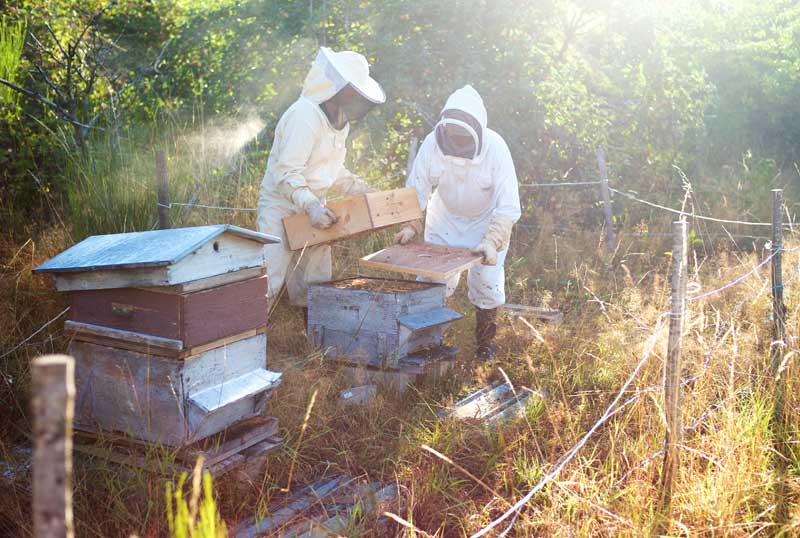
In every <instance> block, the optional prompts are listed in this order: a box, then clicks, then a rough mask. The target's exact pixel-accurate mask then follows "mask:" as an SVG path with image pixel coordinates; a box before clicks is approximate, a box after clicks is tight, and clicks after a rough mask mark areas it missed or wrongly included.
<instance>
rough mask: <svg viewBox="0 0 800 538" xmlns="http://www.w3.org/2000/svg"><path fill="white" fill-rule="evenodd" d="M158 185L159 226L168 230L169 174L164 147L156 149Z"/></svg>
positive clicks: (160, 228)
mask: <svg viewBox="0 0 800 538" xmlns="http://www.w3.org/2000/svg"><path fill="white" fill-rule="evenodd" d="M156 187H157V189H158V228H159V230H166V229H167V228H169V227H170V224H169V209H170V204H169V175H168V172H167V154H166V152H165V151H164V150H163V149H159V150H156Z"/></svg>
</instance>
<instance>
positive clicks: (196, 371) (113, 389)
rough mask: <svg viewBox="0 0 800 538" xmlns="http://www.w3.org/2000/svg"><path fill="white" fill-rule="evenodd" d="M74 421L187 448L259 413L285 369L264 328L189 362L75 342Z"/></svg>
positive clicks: (88, 427)
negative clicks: (279, 367)
mask: <svg viewBox="0 0 800 538" xmlns="http://www.w3.org/2000/svg"><path fill="white" fill-rule="evenodd" d="M69 353H70V355H72V356H73V357H75V388H76V401H75V427H76V428H77V429H79V430H83V431H88V432H96V433H101V432H106V433H109V432H116V433H121V434H123V435H128V436H131V437H132V438H134V439H140V440H143V441H148V442H153V443H161V444H165V445H170V446H176V447H180V446H184V445H188V444H190V443H193V442H195V441H198V440H200V439H203V438H205V437H208V436H210V435H213V434H215V433H218V432H221V431H223V430H224V429H226V428H227V427H229V426H232V425H234V424H236V423H238V422H240V421H242V420H245V419H248V418H251V417H255V416H258V415H260V414H261V413H262V412H263V411H264V409H265V406H266V403H267V400H268V398H269V396H270V394H271V393H272V391H273V390H274V389H275V388H276V387H277V386H278V385H279V383H280V378H281V374H280V373H277V372H270V371H269V370H267V369H266V368H265V366H266V363H267V338H266V335H264V334H257V335H255V336H253V337H250V338H245V339H242V340H238V341H236V342H234V343H232V344H229V345H225V346H221V347H217V348H214V349H210V350H208V351H205V352H203V353H200V354H198V355H195V356H193V357H189V358H187V359H185V360H183V361H176V360H172V359H169V358H165V357H158V356H153V355H150V354H147V353H142V352H138V351H131V350H127V349H121V348H116V347H109V346H103V345H98V344H94V343H90V342H83V341H79V340H75V341H73V342H72V343H71V344H70V348H69Z"/></svg>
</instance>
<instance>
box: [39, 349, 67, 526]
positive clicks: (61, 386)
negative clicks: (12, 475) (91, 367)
mask: <svg viewBox="0 0 800 538" xmlns="http://www.w3.org/2000/svg"><path fill="white" fill-rule="evenodd" d="M74 372H75V361H74V360H73V358H72V357H69V356H67V355H46V356H44V357H37V358H35V359H34V360H33V363H32V373H31V376H32V390H33V405H32V409H31V410H32V413H33V530H34V536H35V537H36V538H72V537H73V536H74V528H73V523H72V419H73V416H74V413H75V380H74Z"/></svg>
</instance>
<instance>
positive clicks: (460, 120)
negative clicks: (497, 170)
mask: <svg viewBox="0 0 800 538" xmlns="http://www.w3.org/2000/svg"><path fill="white" fill-rule="evenodd" d="M481 135H482V130H481V125H480V123H478V121H477V120H476V119H475V118H473V117H472V116H470V115H469V114H468V113H466V112H464V111H462V110H454V109H451V110H445V111H443V112H442V115H441V117H440V119H439V123H437V124H436V143H437V145H438V146H439V149H441V150H442V154H443V155H444V156H445V157H451V158H454V159H450V160H453V161H456V160H459V159H467V160H472V159H474V158H475V157H477V156H478V155H479V154H480V152H481Z"/></svg>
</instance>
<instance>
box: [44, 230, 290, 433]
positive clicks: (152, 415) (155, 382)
mask: <svg viewBox="0 0 800 538" xmlns="http://www.w3.org/2000/svg"><path fill="white" fill-rule="evenodd" d="M277 241H279V239H277V238H275V237H272V236H268V235H265V234H260V233H256V232H252V231H250V230H245V229H243V228H238V227H235V226H228V225H216V226H200V227H196V228H181V229H173V230H157V231H150V232H135V233H126V234H113V235H105V236H94V237H90V238H88V239H86V240H84V241H82V242H81V243H78V244H77V245H75V246H73V247H72V248H70V249H68V250H66V251H65V252H63V253H61V254H59V255H58V256H56V257H55V258H53V259H51V260H50V261H48V262H46V263H45V264H43V265H41V266H39V267H38V268H37V269H36V271H37V272H46V273H52V274H53V275H54V276H55V282H56V287H57V289H59V290H60V291H66V292H68V293H69V294H70V299H71V307H70V312H69V320H68V321H67V322H66V329H67V330H68V331H70V332H72V333H73V335H74V337H73V341H72V342H71V344H70V348H69V352H70V354H71V355H73V356H74V357H75V360H76V372H75V377H76V391H77V395H76V410H75V415H76V428H77V429H79V430H83V431H87V432H101V431H102V432H118V433H122V434H125V435H127V436H131V437H132V438H134V439H137V440H141V441H147V442H158V443H162V444H166V445H171V446H176V447H181V446H185V445H188V444H191V443H193V442H196V441H198V440H201V439H204V438H206V437H208V436H210V435H213V434H216V433H219V432H221V431H223V430H225V429H226V428H228V427H229V426H232V425H234V424H237V423H239V422H241V421H243V420H246V419H249V418H252V417H256V416H258V415H260V414H261V413H262V411H263V410H264V407H265V403H266V401H267V399H268V397H269V395H270V393H271V391H272V390H273V389H274V388H275V387H277V385H278V384H279V382H280V374H278V373H275V372H270V371H269V370H267V368H266V366H267V345H266V344H267V341H266V335H265V328H266V323H267V277H266V276H264V265H263V264H264V255H263V246H264V245H265V244H268V243H273V242H277Z"/></svg>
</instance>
